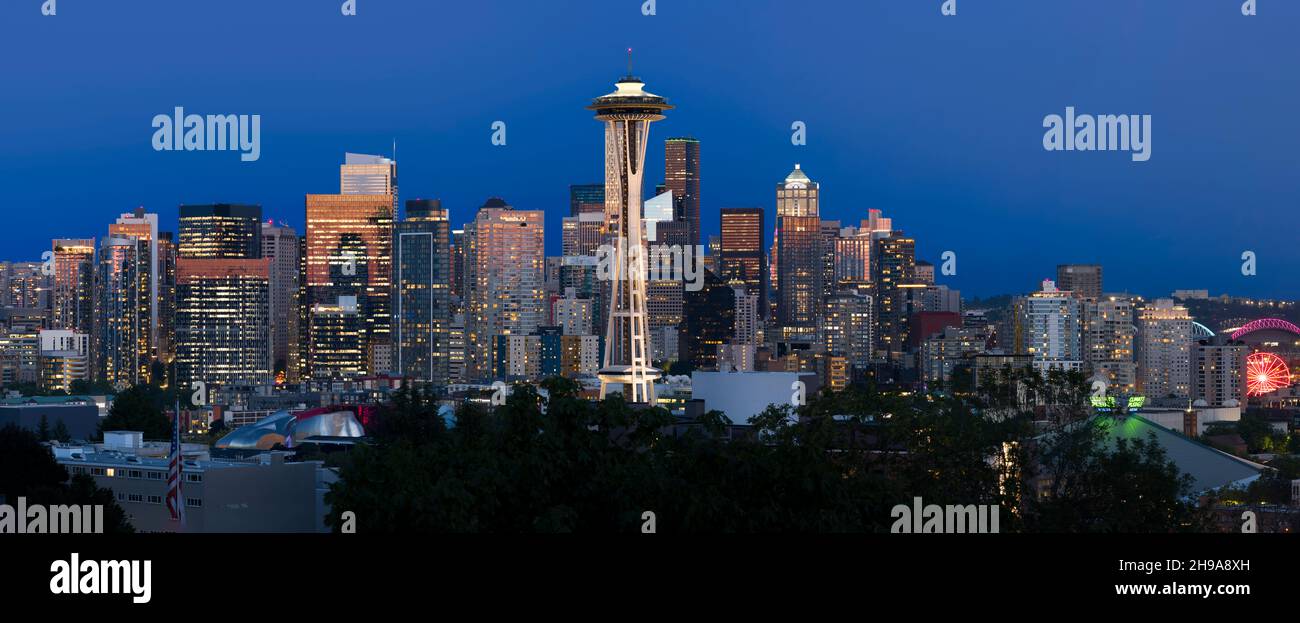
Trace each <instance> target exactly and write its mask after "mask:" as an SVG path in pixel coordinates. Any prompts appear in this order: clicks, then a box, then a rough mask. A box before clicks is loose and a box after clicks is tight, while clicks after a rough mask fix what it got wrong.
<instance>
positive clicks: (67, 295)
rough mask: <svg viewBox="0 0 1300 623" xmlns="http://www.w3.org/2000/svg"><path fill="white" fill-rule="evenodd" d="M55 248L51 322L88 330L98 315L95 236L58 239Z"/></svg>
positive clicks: (57, 326)
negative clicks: (96, 311) (96, 304)
mask: <svg viewBox="0 0 1300 623" xmlns="http://www.w3.org/2000/svg"><path fill="white" fill-rule="evenodd" d="M53 252H54V285H53V300H52V301H51V307H52V309H51V324H50V326H52V327H54V328H55V329H67V330H70V331H74V332H77V333H87V334H88V333H90V331H91V329H92V327H93V326H94V317H95V316H94V313H95V289H94V285H95V240H94V239H93V238H90V239H75V240H73V239H59V240H55V241H54V249H53Z"/></svg>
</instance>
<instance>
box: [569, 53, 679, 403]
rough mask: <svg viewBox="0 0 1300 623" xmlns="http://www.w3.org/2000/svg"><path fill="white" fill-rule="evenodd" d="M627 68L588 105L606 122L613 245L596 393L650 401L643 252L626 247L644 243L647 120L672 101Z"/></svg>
mask: <svg viewBox="0 0 1300 623" xmlns="http://www.w3.org/2000/svg"><path fill="white" fill-rule="evenodd" d="M629 54H630V52H629ZM629 65H630V61H629ZM630 69H631V68H630V67H629V71H628V74H629V75H628V76H627V77H625V78H623V79H622V80H619V81H618V83H617V85H616V89H617V90H616V91H614V92H613V93H610V94H608V95H605V96H602V97H599V98H596V99H595V100H593V101H592V104H591V106H588V107H587V108H588V110H592V111H595V113H596V119H598V120H600V121H601V122H602V123H603V124H604V125H605V223H606V228H607V229H606V232H607V234H608V235H609V237H610V238H611V239H613V240H614V248H615V253H614V257H613V263H614V266H613V270H612V274H611V275H610V286H611V287H610V290H611V295H610V306H609V325H608V328H607V329H606V337H605V357H604V365H603V367H602V368H601V371H600V395H601V397H602V398H603V397H604V396H605V395H606V394H607V393H609V392H610V391H611V390H612V389H613V386H618V388H619V391H622V393H623V397H624V399H625V400H627V401H628V402H631V403H643V404H652V405H653V404H654V403H655V393H654V381H655V379H657V378H658V377H659V371H658V370H655V369H654V368H652V367H651V366H650V352H649V345H648V340H647V334H648V333H649V327H648V321H647V313H646V282H645V279H646V266H645V263H644V261H643V260H644V253H638V254H637V255H638V256H639V257H641V258H642V261H638V262H629V258H628V255H627V251H628V247H629V245H632V246H640V248H642V249H644V245H645V235H644V233H643V232H642V223H641V214H640V212H641V207H642V198H641V193H642V189H643V188H644V184H645V153H646V143H647V141H648V139H649V137H650V124H651V123H653V122H655V121H659V120H662V119H663V118H664V115H663V113H664V111H666V110H670V109H671V108H672V106H670V105H669V104H668V101H667V100H665V99H664V98H662V97H659V96H658V95H654V94H653V93H649V92H647V91H645V90H644V87H645V83H644V82H642V81H641V79H640V78H635V77H633V76H632V75H630V74H631V71H630Z"/></svg>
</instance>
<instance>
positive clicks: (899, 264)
mask: <svg viewBox="0 0 1300 623" xmlns="http://www.w3.org/2000/svg"><path fill="white" fill-rule="evenodd" d="M873 255H875V258H874V259H875V268H876V275H875V291H876V318H877V323H878V326H879V336H878V337H877V338H876V347H877V348H878V349H880V351H881V352H882V353H883V354H885V355H886V356H888V357H889V358H891V359H896V358H897V357H898V355H899V354H901V353H902V352H904V350H905V349H906V345H907V342H908V329H909V324H908V316H909V314H910V310H909V309H908V304H907V302H908V292H907V289H908V287H910V286H913V285H916V284H915V283H914V281H915V278H916V240H915V239H913V238H909V237H907V236H905V235H903V232H901V231H896V232H893V233H892V234H890V235H889V236H888V237H886V238H881V239H879V240H878V241H877V242H876V245H875V247H874V249H873Z"/></svg>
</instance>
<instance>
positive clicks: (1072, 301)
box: [1017, 280, 1083, 372]
mask: <svg viewBox="0 0 1300 623" xmlns="http://www.w3.org/2000/svg"><path fill="white" fill-rule="evenodd" d="M1081 305H1082V304H1081V302H1080V301H1079V299H1078V298H1077V297H1075V296H1074V294H1073V293H1072V292H1066V291H1062V290H1059V289H1057V287H1056V283H1055V282H1053V281H1050V280H1048V281H1044V282H1043V289H1042V290H1040V291H1038V292H1035V293H1033V294H1031V295H1029V296H1028V297H1025V298H1024V299H1023V300H1022V302H1021V304H1020V305H1019V306H1018V308H1019V313H1018V315H1017V319H1018V331H1017V333H1018V334H1019V335H1020V336H1021V348H1020V352H1023V353H1028V354H1030V355H1033V357H1034V362H1033V364H1034V368H1035V369H1037V370H1038V371H1040V372H1047V371H1048V370H1053V369H1058V370H1081V369H1082V368H1083V335H1082V324H1081V319H1080V317H1081V310H1082V307H1081Z"/></svg>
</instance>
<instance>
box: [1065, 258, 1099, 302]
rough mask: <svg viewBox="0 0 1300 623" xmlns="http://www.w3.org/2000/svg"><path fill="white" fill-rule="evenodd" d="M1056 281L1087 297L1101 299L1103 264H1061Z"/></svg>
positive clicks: (1076, 293) (1067, 288)
mask: <svg viewBox="0 0 1300 623" xmlns="http://www.w3.org/2000/svg"><path fill="white" fill-rule="evenodd" d="M1056 283H1057V284H1058V287H1060V288H1061V289H1062V290H1069V291H1071V292H1074V293H1075V295H1077V296H1079V297H1080V298H1085V299H1099V298H1101V294H1102V291H1103V290H1102V284H1101V266H1100V265H1098V264H1061V265H1059V266H1057V267H1056Z"/></svg>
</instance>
